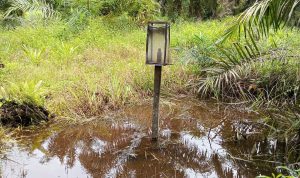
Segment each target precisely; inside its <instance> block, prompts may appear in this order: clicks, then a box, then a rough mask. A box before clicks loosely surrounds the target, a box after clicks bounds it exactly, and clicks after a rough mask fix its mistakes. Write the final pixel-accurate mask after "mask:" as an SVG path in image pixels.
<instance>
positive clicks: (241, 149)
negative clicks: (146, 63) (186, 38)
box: [0, 99, 280, 178]
mask: <svg viewBox="0 0 300 178" xmlns="http://www.w3.org/2000/svg"><path fill="white" fill-rule="evenodd" d="M161 105H162V109H161V130H160V140H159V142H158V143H156V142H152V141H151V139H150V135H151V130H150V128H151V127H150V126H151V112H152V108H151V103H149V104H143V105H140V106H132V107H128V108H126V109H124V110H123V111H120V112H117V113H113V114H110V115H108V116H106V117H105V118H104V119H102V120H93V121H90V122H85V123H83V124H76V125H67V126H65V125H64V126H62V125H60V124H57V123H54V124H50V125H48V126H44V127H42V128H39V129H27V130H22V131H20V132H17V133H16V134H15V135H14V137H15V138H16V140H17V141H16V143H14V144H13V145H12V146H11V148H10V149H9V150H8V152H7V153H6V154H5V155H2V159H1V160H0V161H1V163H0V175H2V177H3V178H13V177H28V178H56V177H68V178H77V177H78V178H87V177H95V178H98V177H213V178H215V177H216V178H217V177H255V176H257V175H259V174H268V175H270V173H271V172H273V168H274V166H275V164H274V163H270V162H265V161H259V160H258V159H268V160H277V161H278V160H279V159H280V158H278V157H277V156H276V154H275V150H276V149H275V147H276V143H274V142H273V141H272V140H264V139H262V137H260V136H257V135H260V134H257V132H258V131H259V130H258V129H257V128H255V126H254V127H253V126H251V127H248V129H246V130H247V132H248V133H247V138H246V139H243V138H244V137H241V138H242V139H238V141H236V138H240V137H238V136H235V135H236V134H235V132H234V128H235V126H236V125H237V124H240V125H243V124H244V125H246V126H244V128H245V127H247V123H249V122H251V121H252V119H253V118H255V117H258V116H256V115H254V114H251V113H247V112H245V111H244V112H242V111H237V110H236V109H232V108H231V109H230V108H228V107H224V106H223V107H220V106H218V105H216V104H212V103H210V104H205V103H202V102H199V101H197V100H196V101H189V100H187V99H185V100H183V101H180V102H179V101H176V100H162V104H161ZM240 121H247V122H240ZM249 160H256V161H249ZM0 177H1V176H0Z"/></svg>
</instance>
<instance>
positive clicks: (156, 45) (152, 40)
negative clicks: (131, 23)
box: [146, 22, 171, 140]
mask: <svg viewBox="0 0 300 178" xmlns="http://www.w3.org/2000/svg"><path fill="white" fill-rule="evenodd" d="M169 46H170V24H169V23H167V22H149V23H148V28H147V44H146V64H148V65H154V66H155V70H154V97H153V115H152V139H153V140H157V138H158V135H159V134H158V133H159V94H160V84H161V70H162V66H165V65H170V64H171V58H170V53H169Z"/></svg>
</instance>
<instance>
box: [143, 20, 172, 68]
mask: <svg viewBox="0 0 300 178" xmlns="http://www.w3.org/2000/svg"><path fill="white" fill-rule="evenodd" d="M169 46H170V25H169V23H167V22H149V23H148V29H147V46H146V53H147V54H146V64H149V65H155V66H164V65H170V64H171V58H170V54H169Z"/></svg>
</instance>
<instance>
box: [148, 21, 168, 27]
mask: <svg viewBox="0 0 300 178" xmlns="http://www.w3.org/2000/svg"><path fill="white" fill-rule="evenodd" d="M154 25H165V26H166V27H170V23H169V22H166V21H149V22H148V26H151V27H154Z"/></svg>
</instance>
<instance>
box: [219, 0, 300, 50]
mask: <svg viewBox="0 0 300 178" xmlns="http://www.w3.org/2000/svg"><path fill="white" fill-rule="evenodd" d="M299 5H300V0H262V1H257V2H255V3H254V5H253V6H251V7H250V8H248V9H247V10H246V11H245V12H243V13H242V14H241V15H240V16H239V18H238V19H237V21H236V22H235V23H234V24H233V25H232V26H231V27H230V28H228V29H227V30H226V32H225V33H224V35H223V36H222V37H221V38H220V39H219V40H218V41H217V44H218V43H222V42H223V41H225V40H226V39H228V38H230V37H231V36H233V35H234V34H238V35H239V36H240V37H241V36H242V34H243V35H244V36H245V38H248V37H251V38H254V37H257V38H261V37H267V36H268V35H269V32H270V30H271V29H273V30H274V31H277V30H279V29H281V28H283V27H284V26H286V25H287V24H288V23H289V22H290V20H291V18H292V16H293V14H294V13H295V9H296V7H297V6H299ZM298 21H299V22H300V19H298Z"/></svg>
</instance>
